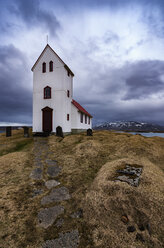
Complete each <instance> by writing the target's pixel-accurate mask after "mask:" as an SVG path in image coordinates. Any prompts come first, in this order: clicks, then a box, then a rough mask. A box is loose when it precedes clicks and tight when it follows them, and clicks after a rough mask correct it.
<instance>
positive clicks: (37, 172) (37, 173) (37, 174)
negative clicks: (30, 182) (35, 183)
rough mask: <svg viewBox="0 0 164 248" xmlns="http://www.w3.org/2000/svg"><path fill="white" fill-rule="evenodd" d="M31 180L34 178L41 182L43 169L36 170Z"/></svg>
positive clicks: (32, 173)
mask: <svg viewBox="0 0 164 248" xmlns="http://www.w3.org/2000/svg"><path fill="white" fill-rule="evenodd" d="M30 178H32V179H34V180H40V179H42V169H41V168H35V169H34V170H33V171H32V172H31V174H30Z"/></svg>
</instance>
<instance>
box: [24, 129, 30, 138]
mask: <svg viewBox="0 0 164 248" xmlns="http://www.w3.org/2000/svg"><path fill="white" fill-rule="evenodd" d="M23 129H24V137H26V138H28V137H29V136H30V135H29V128H28V127H23Z"/></svg>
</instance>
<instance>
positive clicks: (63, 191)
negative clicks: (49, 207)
mask: <svg viewBox="0 0 164 248" xmlns="http://www.w3.org/2000/svg"><path fill="white" fill-rule="evenodd" d="M68 199H70V195H69V191H68V189H67V188H65V187H61V188H57V189H52V191H51V193H50V194H49V195H47V196H44V197H43V198H42V200H41V204H42V205H45V204H47V203H50V202H60V201H64V200H68Z"/></svg>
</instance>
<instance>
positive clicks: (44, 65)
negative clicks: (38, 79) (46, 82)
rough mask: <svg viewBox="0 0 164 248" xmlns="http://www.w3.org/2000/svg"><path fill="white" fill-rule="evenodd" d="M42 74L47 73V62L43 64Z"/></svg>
mask: <svg viewBox="0 0 164 248" xmlns="http://www.w3.org/2000/svg"><path fill="white" fill-rule="evenodd" d="M42 72H43V73H44V72H46V63H45V62H43V64H42Z"/></svg>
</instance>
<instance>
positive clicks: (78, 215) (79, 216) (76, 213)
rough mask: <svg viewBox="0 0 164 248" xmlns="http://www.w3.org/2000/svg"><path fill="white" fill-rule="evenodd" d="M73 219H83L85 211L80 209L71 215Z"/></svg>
mask: <svg viewBox="0 0 164 248" xmlns="http://www.w3.org/2000/svg"><path fill="white" fill-rule="evenodd" d="M71 217H72V218H77V219H78V218H82V217H83V209H82V208H79V209H78V211H77V212H75V213H73V214H71Z"/></svg>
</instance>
